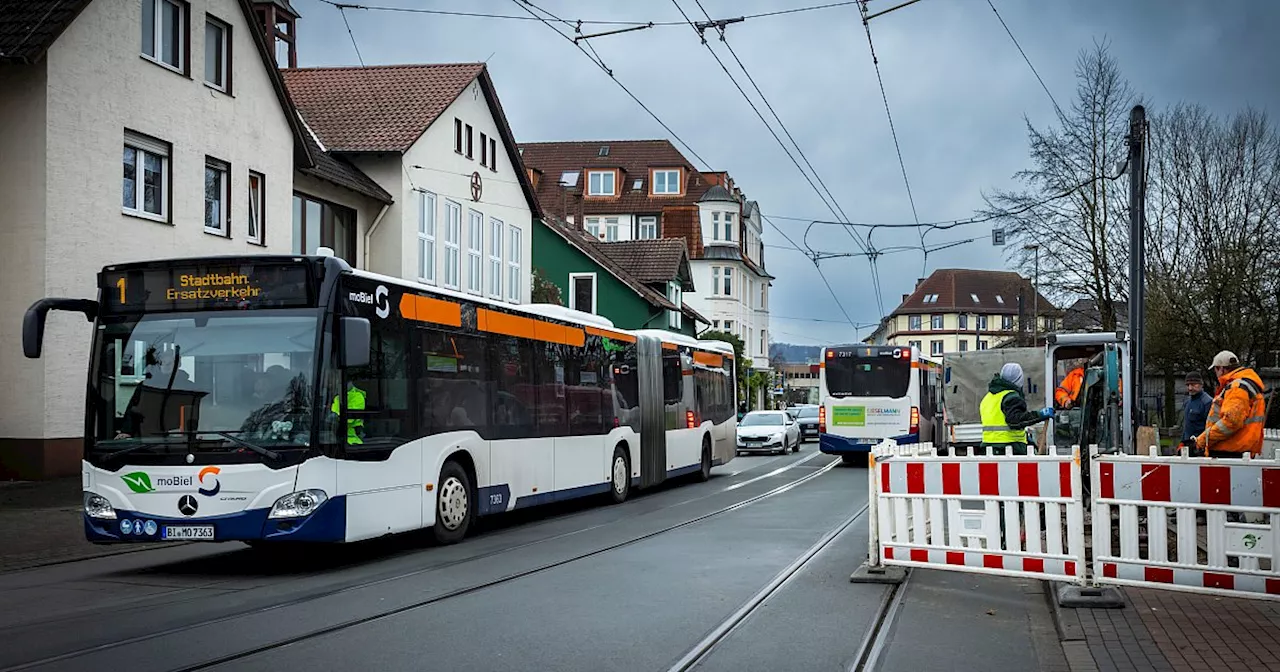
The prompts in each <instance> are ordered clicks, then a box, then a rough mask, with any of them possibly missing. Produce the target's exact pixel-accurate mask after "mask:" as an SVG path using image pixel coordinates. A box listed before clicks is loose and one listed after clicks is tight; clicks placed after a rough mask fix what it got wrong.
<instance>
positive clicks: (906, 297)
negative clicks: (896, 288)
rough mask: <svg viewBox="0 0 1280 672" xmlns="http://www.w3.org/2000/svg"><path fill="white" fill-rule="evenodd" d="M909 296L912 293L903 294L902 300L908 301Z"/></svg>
mask: <svg viewBox="0 0 1280 672" xmlns="http://www.w3.org/2000/svg"><path fill="white" fill-rule="evenodd" d="M909 298H911V295H910V294H903V295H902V302H903V303H906V302H907V299H909Z"/></svg>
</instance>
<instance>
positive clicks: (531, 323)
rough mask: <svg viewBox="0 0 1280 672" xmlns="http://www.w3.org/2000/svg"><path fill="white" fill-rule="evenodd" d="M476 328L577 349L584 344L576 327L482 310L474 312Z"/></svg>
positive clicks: (584, 341) (580, 331)
mask: <svg viewBox="0 0 1280 672" xmlns="http://www.w3.org/2000/svg"><path fill="white" fill-rule="evenodd" d="M476 328H478V329H480V330H481V331H487V332H490V333H494V334H503V335H505V336H515V337H517V338H528V339H531V340H535V341H547V342H549V343H561V344H563V345H573V346H577V347H582V345H583V344H585V343H586V334H585V333H584V332H583V331H582V330H581V329H579V328H577V327H566V326H564V325H563V324H554V323H552V322H544V321H543V320H535V319H532V318H528V317H521V316H519V315H508V314H506V313H499V312H497V311H494V310H485V309H483V308H481V309H479V310H477V311H476Z"/></svg>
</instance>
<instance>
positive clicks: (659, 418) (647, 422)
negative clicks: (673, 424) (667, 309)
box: [636, 335, 667, 488]
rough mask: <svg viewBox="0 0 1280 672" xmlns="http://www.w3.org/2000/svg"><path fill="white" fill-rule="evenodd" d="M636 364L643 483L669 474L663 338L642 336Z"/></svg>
mask: <svg viewBox="0 0 1280 672" xmlns="http://www.w3.org/2000/svg"><path fill="white" fill-rule="evenodd" d="M636 360H637V361H636V368H637V369H639V374H640V375H639V384H640V394H639V398H640V487H642V488H647V487H649V486H651V485H657V484H659V483H661V482H663V481H664V480H666V478H667V422H666V405H665V404H664V403H663V393H662V392H663V391H662V341H660V340H658V339H657V338H654V337H652V336H644V335H641V336H638V337H637V341H636Z"/></svg>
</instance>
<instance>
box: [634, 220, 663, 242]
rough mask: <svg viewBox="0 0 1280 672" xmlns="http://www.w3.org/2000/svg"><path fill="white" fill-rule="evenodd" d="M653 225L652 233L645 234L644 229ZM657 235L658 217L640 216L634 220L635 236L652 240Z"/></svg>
mask: <svg viewBox="0 0 1280 672" xmlns="http://www.w3.org/2000/svg"><path fill="white" fill-rule="evenodd" d="M650 226H652V227H653V230H652V234H653V235H646V233H645V229H646V228H647V227H650ZM657 237H658V218H657V217H654V216H646V217H640V218H638V219H637V220H636V238H638V239H640V240H652V239H656V238H657Z"/></svg>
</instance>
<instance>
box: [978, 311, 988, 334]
mask: <svg viewBox="0 0 1280 672" xmlns="http://www.w3.org/2000/svg"><path fill="white" fill-rule="evenodd" d="M986 330H987V316H986V315H979V316H978V331H986Z"/></svg>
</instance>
